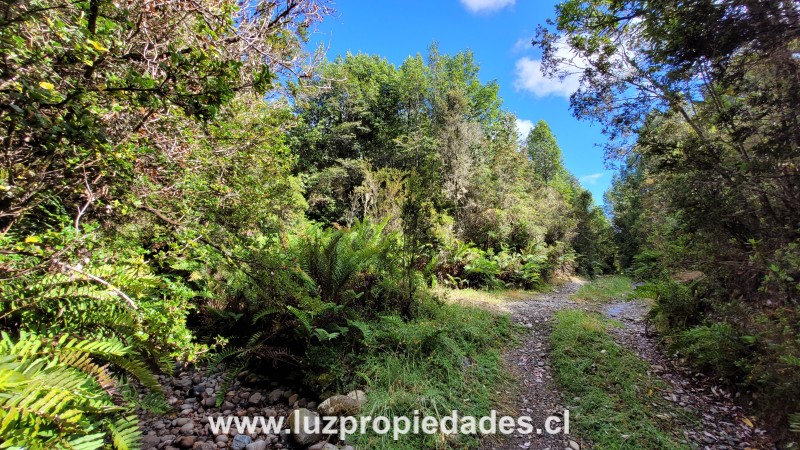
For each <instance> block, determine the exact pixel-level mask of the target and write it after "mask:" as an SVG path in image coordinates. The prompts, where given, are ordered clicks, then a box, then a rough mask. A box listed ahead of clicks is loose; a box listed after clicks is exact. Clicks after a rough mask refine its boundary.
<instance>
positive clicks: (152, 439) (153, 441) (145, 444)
mask: <svg viewBox="0 0 800 450" xmlns="http://www.w3.org/2000/svg"><path fill="white" fill-rule="evenodd" d="M160 443H161V438H159V437H158V436H153V435H147V436H144V437H143V438H142V448H150V447H155V446H157V445H158V444H160Z"/></svg>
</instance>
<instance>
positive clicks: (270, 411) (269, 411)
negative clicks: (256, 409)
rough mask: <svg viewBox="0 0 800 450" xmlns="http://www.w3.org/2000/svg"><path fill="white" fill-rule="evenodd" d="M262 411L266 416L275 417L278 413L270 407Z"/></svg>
mask: <svg viewBox="0 0 800 450" xmlns="http://www.w3.org/2000/svg"><path fill="white" fill-rule="evenodd" d="M263 411H264V416H266V417H275V416H277V415H278V412H277V411H275V410H274V409H272V408H265V409H264V410H263Z"/></svg>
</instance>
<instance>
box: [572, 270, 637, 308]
mask: <svg viewBox="0 0 800 450" xmlns="http://www.w3.org/2000/svg"><path fill="white" fill-rule="evenodd" d="M638 292H639V291H637V293H638ZM632 293H633V283H632V281H631V279H630V278H628V277H624V276H621V275H609V276H604V277H599V278H595V279H594V280H592V281H591V282H589V283H587V284H584V285H583V286H581V287H580V288H579V289H578V291H577V292H575V293H574V294H573V295H572V297H573V298H579V299H583V300H595V301H600V302H608V301H611V300H621V301H625V300H627V299H628V298H629V297H630V296H631V294H632Z"/></svg>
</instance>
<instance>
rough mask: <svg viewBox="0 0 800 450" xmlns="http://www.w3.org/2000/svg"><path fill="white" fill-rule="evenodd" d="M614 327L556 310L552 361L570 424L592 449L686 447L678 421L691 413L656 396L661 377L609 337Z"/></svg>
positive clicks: (592, 316) (579, 313) (574, 312)
mask: <svg viewBox="0 0 800 450" xmlns="http://www.w3.org/2000/svg"><path fill="white" fill-rule="evenodd" d="M613 326H617V325H615V324H614V323H613V321H609V320H606V319H603V318H602V317H600V316H598V315H596V314H591V313H586V312H583V311H579V310H569V311H561V312H558V313H556V317H555V323H554V325H553V333H552V335H551V340H552V345H553V352H552V362H553V368H554V370H555V379H556V382H557V383H558V386H559V388H560V389H561V390H562V393H563V395H564V397H565V398H566V399H567V400H566V401H567V403H568V404H569V410H570V420H571V422H572V423H571V426H572V428H575V429H578V428H579V429H580V431H581V435H582V436H583V437H585V438H586V439H588V440H589V441H590V442H591V443H592V445H593V446H594V448H604V449H606V448H608V449H643V448H653V449H655V448H662V449H689V448H691V447H690V446H688V445H687V444H684V443H682V442H681V440H680V439H681V438H682V427H681V423H682V421H686V420H691V418H688V417H685V416H686V413H685V412H684V411H682V410H679V409H677V408H675V407H674V405H671V404H670V403H669V402H667V401H665V400H663V399H662V398H661V391H662V389H663V388H664V387H665V386H664V385H663V381H661V380H659V379H658V378H657V377H656V376H654V375H650V374H649V371H648V369H649V364H648V363H647V361H645V360H643V359H641V358H640V357H638V356H637V355H636V354H634V353H633V352H632V351H630V350H628V349H625V348H623V347H620V346H619V345H618V344H616V343H615V342H614V339H613V338H612V337H611V335H610V334H609V333H608V328H609V327H613ZM656 414H658V415H659V417H657V416H656ZM662 417H668V419H664V418H662Z"/></svg>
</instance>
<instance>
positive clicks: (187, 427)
mask: <svg viewBox="0 0 800 450" xmlns="http://www.w3.org/2000/svg"><path fill="white" fill-rule="evenodd" d="M192 431H194V422H193V421H191V420H190V421H188V422H186V423H185V424H184V425H183V426H181V433H184V434H189V433H191V432H192Z"/></svg>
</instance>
